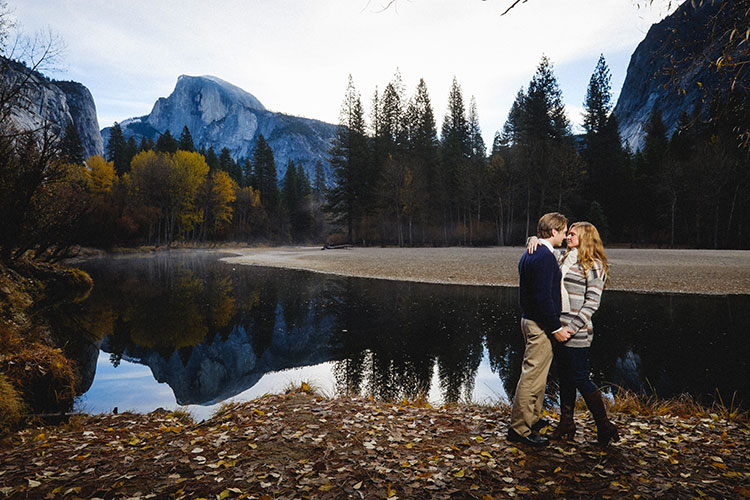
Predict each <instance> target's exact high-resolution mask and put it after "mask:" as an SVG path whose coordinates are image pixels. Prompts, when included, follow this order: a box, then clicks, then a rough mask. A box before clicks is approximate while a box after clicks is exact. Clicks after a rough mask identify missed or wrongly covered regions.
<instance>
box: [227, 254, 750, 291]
mask: <svg viewBox="0 0 750 500" xmlns="http://www.w3.org/2000/svg"><path fill="white" fill-rule="evenodd" d="M236 252H237V254H238V256H236V257H231V258H229V259H227V260H228V261H229V262H232V263H235V264H245V265H256V266H269V267H282V268H287V269H301V270H307V271H315V272H322V273H331V274H339V275H343V276H356V277H363V278H382V279H393V280H404V281H422V282H427V283H453V284H464V285H490V286H515V285H517V281H518V275H517V268H516V266H517V263H518V259H519V257H520V255H521V252H522V249H521V248H519V247H490V248H465V247H449V248H356V247H355V248H350V249H338V250H321V249H320V247H274V248H243V249H238V250H236ZM607 255H608V256H609V259H610V266H611V275H612V282H611V284H610V289H612V290H629V291H644V292H653V291H656V292H675V293H701V294H747V293H750V251H746V250H658V249H629V248H613V249H609V250H608V251H607Z"/></svg>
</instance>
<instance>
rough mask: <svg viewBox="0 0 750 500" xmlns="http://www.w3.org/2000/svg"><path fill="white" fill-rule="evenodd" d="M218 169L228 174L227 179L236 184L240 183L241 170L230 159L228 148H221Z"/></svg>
mask: <svg viewBox="0 0 750 500" xmlns="http://www.w3.org/2000/svg"><path fill="white" fill-rule="evenodd" d="M219 168H220V169H221V170H223V171H225V172H226V173H228V174H229V177H231V178H232V180H234V182H236V183H237V184H240V183H241V182H242V168H241V167H240V165H239V163H237V162H235V161H234V159H233V158H232V153H231V151H230V150H229V148H221V153H220V154H219Z"/></svg>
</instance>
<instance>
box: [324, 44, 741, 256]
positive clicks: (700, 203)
mask: <svg viewBox="0 0 750 500" xmlns="http://www.w3.org/2000/svg"><path fill="white" fill-rule="evenodd" d="M727 101H735V102H734V103H729V104H728V103H727ZM707 104H708V106H709V112H708V114H707V115H706V116H703V115H700V114H697V113H696V114H694V115H692V116H689V115H687V114H683V115H682V116H681V118H680V123H679V125H678V127H677V130H676V131H675V133H673V134H671V135H669V134H668V133H667V127H666V126H665V124H664V122H663V121H662V118H661V112H660V110H659V109H658V104H657V106H656V107H655V108H654V112H653V113H652V115H651V117H650V120H649V122H648V123H647V124H645V132H646V134H645V144H644V146H643V148H642V149H640V150H638V151H631V150H629V149H628V148H627V147H624V146H623V143H622V140H621V138H620V136H619V132H618V124H617V120H616V117H615V116H614V115H613V114H612V93H611V88H610V72H609V68H608V67H607V64H606V61H605V59H604V57H603V56H601V57H600V59H599V61H598V63H597V65H596V68H595V70H594V72H593V74H592V76H591V79H590V82H589V86H588V89H587V93H586V98H585V102H584V116H583V128H584V133H583V134H581V135H574V134H572V132H571V125H570V122H569V120H568V118H567V116H566V115H565V110H564V107H563V100H562V93H561V91H560V89H559V87H558V84H557V80H556V78H555V75H554V72H553V67H552V64H551V63H550V61H549V60H548V59H547V58H546V57H543V58H542V60H541V62H540V63H539V65H538V67H537V70H536V73H535V74H534V76H533V77H532V79H531V81H530V82H529V83H528V86H527V87H526V88H521V89H520V90H519V91H518V94H517V96H516V99H515V101H514V103H513V105H512V107H511V109H510V112H509V114H508V118H507V120H506V123H505V124H504V126H503V128H502V130H500V131H498V132H496V133H495V136H494V140H493V144H492V145H491V146H490V151H489V154H488V153H487V151H486V146H485V144H484V142H483V140H482V135H481V130H480V128H479V122H478V115H477V107H476V103H475V101H474V99H473V98H472V99H471V101H470V104H469V107H468V111H467V110H466V105H465V102H464V99H463V96H462V92H461V88H460V86H459V85H458V83H457V82H456V80H455V79H454V81H453V85H452V87H451V91H450V95H449V102H448V108H447V112H446V114H445V118H444V120H443V123H442V127H441V129H440V135H439V136H438V133H437V127H436V124H435V118H434V113H433V110H432V106H431V103H430V99H429V95H428V92H427V88H426V86H425V83H424V81H420V82H419V85H418V87H417V89H416V92H415V93H414V95H413V96H412V97H411V98H409V99H407V98H406V97H405V93H404V90H403V86H402V84H401V81H400V78H399V76H398V74H397V75H396V77H395V78H394V80H393V81H392V82H391V83H389V84H388V85H387V86H386V87H385V89H384V90H383V92H382V94H378V92H377V91H376V93H375V96H374V98H373V100H372V107H371V112H370V120H369V124H368V122H367V120H366V119H365V116H364V111H363V105H362V100H361V97H360V94H359V93H358V92H357V90H356V88H355V86H354V84H353V82H352V80H351V78H350V80H349V86H348V88H347V91H346V95H345V97H344V101H343V104H342V107H341V115H340V124H339V127H338V131H337V134H336V137H335V140H334V145H333V147H332V149H331V164H332V166H333V169H334V177H335V179H334V187H333V189H331V190H330V191H329V194H328V198H327V200H328V205H327V207H328V211H329V213H330V214H331V215H332V216H333V217H332V221H333V222H334V224H335V226H336V227H338V228H340V231H341V232H342V233H343V235H345V238H344V239H346V240H349V241H351V242H356V243H361V244H398V245H456V244H461V245H509V244H510V245H512V244H520V243H522V242H523V241H524V240H525V238H526V237H527V236H528V235H530V234H533V232H534V231H535V225H536V221H537V219H538V217H539V216H541V215H542V214H543V213H545V212H548V211H553V210H554V211H561V212H563V213H565V214H566V215H568V216H569V217H570V218H571V219H573V220H581V219H586V220H589V221H591V222H592V223H594V224H595V225H597V227H599V228H600V231H601V232H602V234H603V235H604V236H605V241H606V242H607V243H620V244H634V245H658V246H664V247H667V246H668V247H674V246H689V247H698V248H748V247H750V238H748V234H747V232H748V223H749V222H750V206H749V204H748V202H749V201H750V196H748V189H747V188H748V180H749V179H748V173H749V170H748V164H749V163H748V153H749V152H750V151H748V149H747V148H746V147H743V141H742V136H741V133H740V132H739V131H742V130H743V128H742V127H743V124H744V123H745V122H746V121H747V119H748V116H747V109H746V108H747V106H746V103H745V97H744V96H743V94H742V92H741V91H740V90H738V91H737V92H734V93H732V92H728V93H725V94H723V95H721V94H719V93H718V92H714V101H712V102H711V103H707Z"/></svg>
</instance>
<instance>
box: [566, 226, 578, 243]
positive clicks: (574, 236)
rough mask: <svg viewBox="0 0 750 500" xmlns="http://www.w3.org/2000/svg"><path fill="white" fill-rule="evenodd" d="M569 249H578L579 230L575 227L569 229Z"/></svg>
mask: <svg viewBox="0 0 750 500" xmlns="http://www.w3.org/2000/svg"><path fill="white" fill-rule="evenodd" d="M566 239H567V240H568V248H578V228H577V227H575V226H573V227H571V228H570V229H568V236H567V238H566Z"/></svg>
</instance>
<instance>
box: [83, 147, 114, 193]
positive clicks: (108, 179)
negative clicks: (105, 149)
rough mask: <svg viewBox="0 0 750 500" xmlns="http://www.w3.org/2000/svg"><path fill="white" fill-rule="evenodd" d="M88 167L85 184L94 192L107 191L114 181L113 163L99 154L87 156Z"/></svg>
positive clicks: (110, 189)
mask: <svg viewBox="0 0 750 500" xmlns="http://www.w3.org/2000/svg"><path fill="white" fill-rule="evenodd" d="M86 167H87V168H88V170H87V173H88V176H87V177H88V178H87V182H86V184H87V186H88V188H89V191H91V192H92V193H95V194H103V193H109V192H110V191H112V186H113V185H114V183H115V164H114V163H113V162H111V161H107V160H105V159H104V158H102V157H101V156H99V155H94V156H89V158H88V159H87V160H86Z"/></svg>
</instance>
